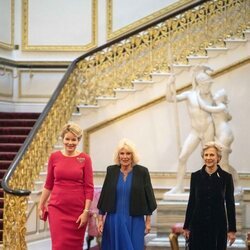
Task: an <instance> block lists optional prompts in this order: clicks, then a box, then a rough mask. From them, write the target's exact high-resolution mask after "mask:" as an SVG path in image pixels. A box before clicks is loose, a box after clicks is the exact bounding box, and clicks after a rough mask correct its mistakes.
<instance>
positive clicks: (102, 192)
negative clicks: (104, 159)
mask: <svg viewBox="0 0 250 250" xmlns="http://www.w3.org/2000/svg"><path fill="white" fill-rule="evenodd" d="M108 173H109V171H108V168H107V169H106V176H105V179H104V182H103V185H102V190H101V193H100V197H99V200H98V203H97V208H98V209H99V214H102V215H104V214H105V211H104V204H103V203H104V196H105V193H106V189H107V185H108Z"/></svg>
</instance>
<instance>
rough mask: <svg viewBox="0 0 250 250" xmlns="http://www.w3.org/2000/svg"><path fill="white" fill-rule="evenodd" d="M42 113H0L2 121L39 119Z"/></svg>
mask: <svg viewBox="0 0 250 250" xmlns="http://www.w3.org/2000/svg"><path fill="white" fill-rule="evenodd" d="M39 116H40V113H28V112H21V113H16V112H8V113H7V112H0V119H18V118H20V119H38V117H39Z"/></svg>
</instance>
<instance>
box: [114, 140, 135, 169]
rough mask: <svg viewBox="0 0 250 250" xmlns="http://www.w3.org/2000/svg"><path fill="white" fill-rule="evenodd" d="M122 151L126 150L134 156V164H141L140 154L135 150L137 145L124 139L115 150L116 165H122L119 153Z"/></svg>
mask: <svg viewBox="0 0 250 250" xmlns="http://www.w3.org/2000/svg"><path fill="white" fill-rule="evenodd" d="M122 149H126V150H127V151H128V152H130V153H131V154H132V164H133V165H134V164H137V163H138V162H139V157H138V153H137V150H136V148H135V145H134V144H133V143H132V142H131V141H130V140H128V139H126V138H124V139H122V140H120V141H119V143H118V146H117V147H116V149H115V153H114V162H115V164H118V165H119V164H120V161H119V152H120V151H121V150H122Z"/></svg>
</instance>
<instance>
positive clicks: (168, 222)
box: [146, 192, 246, 250]
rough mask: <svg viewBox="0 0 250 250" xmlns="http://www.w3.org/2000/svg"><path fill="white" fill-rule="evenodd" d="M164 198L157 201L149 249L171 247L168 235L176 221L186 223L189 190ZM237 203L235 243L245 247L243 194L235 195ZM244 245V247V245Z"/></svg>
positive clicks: (180, 240) (148, 244)
mask: <svg viewBox="0 0 250 250" xmlns="http://www.w3.org/2000/svg"><path fill="white" fill-rule="evenodd" d="M163 198H164V199H163V200H161V201H159V202H158V203H157V218H156V234H155V235H154V237H152V239H151V240H150V241H149V242H147V244H146V249H147V250H156V249H162V250H163V249H164V250H166V249H171V248H170V244H169V240H168V236H169V233H170V232H171V231H172V227H173V226H174V225H175V224H176V223H184V220H185V215H186V208H187V203H188V198H189V192H185V193H181V194H168V193H165V194H164V195H163ZM235 205H236V221H237V242H236V243H235V244H234V246H235V249H245V248H244V247H245V245H244V244H245V243H244V240H243V239H244V237H245V233H244V230H243V229H244V227H245V221H246V218H245V214H246V213H245V206H244V204H243V194H242V193H238V194H237V195H235ZM184 242H185V241H184V238H183V237H182V236H180V237H179V245H180V249H184ZM243 245H244V247H243Z"/></svg>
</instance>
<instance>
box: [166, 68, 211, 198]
mask: <svg viewBox="0 0 250 250" xmlns="http://www.w3.org/2000/svg"><path fill="white" fill-rule="evenodd" d="M207 71H212V70H211V69H210V68H209V67H207V66H200V65H199V66H197V67H196V68H195V69H194V74H193V81H192V85H193V86H192V90H190V91H185V92H183V93H181V94H178V95H176V94H175V77H174V75H171V77H170V79H169V81H168V83H167V88H166V99H167V101H169V102H175V101H176V102H180V101H186V103H187V108H188V112H189V117H190V122H191V130H190V132H189V134H188V136H187V138H186V139H185V141H184V144H183V146H182V148H181V151H180V154H179V159H178V169H177V183H176V186H175V187H174V188H172V189H171V190H170V191H169V192H167V193H168V194H175V193H182V192H183V191H184V190H183V180H184V176H185V173H186V163H187V160H188V158H189V156H190V155H191V154H192V153H193V152H194V150H195V149H196V148H197V146H198V145H199V144H200V143H201V144H202V145H203V144H205V143H206V142H208V141H213V139H214V125H213V120H212V116H211V114H210V113H209V112H207V111H206V110H204V109H202V108H201V107H200V104H199V102H198V99H197V95H198V93H199V95H200V97H201V98H202V100H203V101H204V102H205V104H207V105H212V104H213V97H212V93H211V85H212V83H213V81H212V78H211V76H210V75H209V74H208V73H207Z"/></svg>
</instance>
